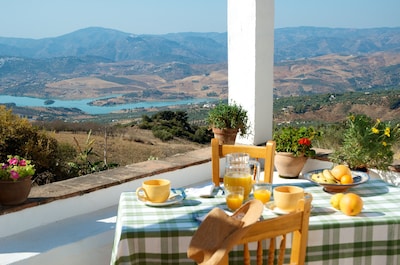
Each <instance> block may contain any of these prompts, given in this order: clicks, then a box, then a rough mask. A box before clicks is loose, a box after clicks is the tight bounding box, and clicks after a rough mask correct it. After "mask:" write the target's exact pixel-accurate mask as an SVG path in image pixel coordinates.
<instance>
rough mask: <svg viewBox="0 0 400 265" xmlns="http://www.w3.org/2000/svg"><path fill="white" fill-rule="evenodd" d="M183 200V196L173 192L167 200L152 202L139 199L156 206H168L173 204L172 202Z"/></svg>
mask: <svg viewBox="0 0 400 265" xmlns="http://www.w3.org/2000/svg"><path fill="white" fill-rule="evenodd" d="M182 200H183V196H182V195H177V194H173V195H172V196H171V197H170V198H168V200H166V201H165V202H151V201H143V200H140V199H139V201H141V202H143V203H144V204H146V205H148V206H154V207H162V206H168V205H172V204H175V203H178V202H181V201H182Z"/></svg>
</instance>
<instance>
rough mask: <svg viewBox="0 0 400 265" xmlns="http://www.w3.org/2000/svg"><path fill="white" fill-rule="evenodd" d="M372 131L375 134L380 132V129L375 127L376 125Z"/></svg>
mask: <svg viewBox="0 0 400 265" xmlns="http://www.w3.org/2000/svg"><path fill="white" fill-rule="evenodd" d="M371 131H372V133H374V134H378V133H379V130H378V129H377V128H375V127H372V129H371Z"/></svg>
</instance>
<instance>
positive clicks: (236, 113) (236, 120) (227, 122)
mask: <svg viewBox="0 0 400 265" xmlns="http://www.w3.org/2000/svg"><path fill="white" fill-rule="evenodd" d="M207 122H208V123H209V125H210V126H211V128H212V130H213V133H214V137H215V138H217V139H218V140H219V143H220V144H234V143H235V140H236V136H237V134H238V133H239V135H240V136H245V135H246V134H247V133H248V130H249V125H248V116H247V110H245V109H243V107H242V106H241V105H238V104H236V103H235V102H233V103H232V104H227V103H223V102H219V103H218V104H217V105H216V106H215V107H214V108H213V109H211V110H210V111H209V113H208V117H207Z"/></svg>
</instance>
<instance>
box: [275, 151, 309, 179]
mask: <svg viewBox="0 0 400 265" xmlns="http://www.w3.org/2000/svg"><path fill="white" fill-rule="evenodd" d="M306 162H307V157H306V156H304V155H302V156H297V157H296V156H294V155H293V154H292V153H289V152H277V153H276V154H275V168H276V170H277V171H278V174H279V176H280V177H282V178H298V177H299V174H300V172H301V170H302V169H303V167H304V165H305V164H306Z"/></svg>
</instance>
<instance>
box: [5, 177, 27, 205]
mask: <svg viewBox="0 0 400 265" xmlns="http://www.w3.org/2000/svg"><path fill="white" fill-rule="evenodd" d="M31 187H32V182H31V178H28V177H27V178H23V179H22V180H18V181H6V180H0V204H1V205H18V204H21V203H23V202H24V201H26V199H27V198H28V195H29V192H30V191H31Z"/></svg>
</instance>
